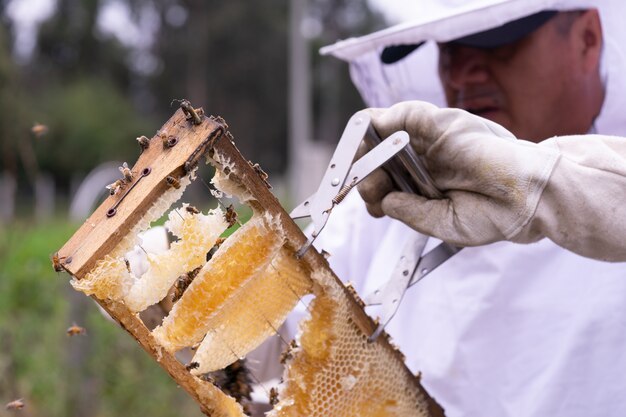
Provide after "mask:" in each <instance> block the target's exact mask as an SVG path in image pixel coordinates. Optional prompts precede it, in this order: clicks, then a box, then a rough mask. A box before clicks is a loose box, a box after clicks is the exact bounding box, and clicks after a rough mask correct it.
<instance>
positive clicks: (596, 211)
mask: <svg viewBox="0 0 626 417" xmlns="http://www.w3.org/2000/svg"><path fill="white" fill-rule="evenodd" d="M369 112H370V115H371V117H372V124H373V125H374V127H375V129H376V130H377V131H378V133H379V134H380V135H381V137H387V136H389V135H390V134H391V133H393V132H395V131H398V130H405V131H407V132H408V133H409V136H410V138H411V142H410V146H412V147H413V148H414V149H415V151H416V153H417V154H418V155H420V157H421V158H422V160H423V162H424V165H425V166H426V169H427V170H428V171H429V173H430V174H431V177H432V178H433V180H434V182H435V184H436V186H437V188H438V189H439V190H440V191H442V192H443V194H444V198H443V199H440V200H431V199H427V198H425V197H422V196H419V195H415V194H409V193H403V192H399V191H394V189H393V183H392V181H391V179H390V178H389V177H388V176H387V175H386V173H385V172H384V171H382V170H377V171H376V172H375V173H373V174H372V175H370V176H369V177H368V178H366V179H365V180H364V181H363V182H361V184H360V185H359V187H358V189H359V192H360V193H361V196H362V197H363V199H364V200H365V202H366V203H367V206H368V210H369V211H370V213H372V214H373V215H375V216H380V215H383V214H385V215H388V216H390V217H393V218H396V219H398V220H401V221H402V222H404V223H406V224H408V225H409V226H411V227H412V228H414V229H415V230H417V231H419V232H421V233H424V234H427V235H430V236H435V237H438V238H440V239H442V240H444V241H446V242H448V243H451V244H455V245H459V246H477V245H484V244H487V243H492V242H495V241H499V240H510V241H516V242H533V241H536V240H539V239H541V238H542V237H546V236H547V237H549V238H551V239H552V240H553V241H555V242H556V243H557V244H559V245H561V246H564V247H566V248H568V249H570V250H572V251H574V252H577V253H580V254H583V255H585V256H590V257H594V258H598V259H606V260H622V259H623V260H626V243H623V241H626V239H624V238H623V236H625V235H624V234H623V233H622V234H619V238H615V234H612V233H611V230H612V229H614V228H615V227H616V223H618V224H619V227H621V228H622V229H620V230H623V231H624V232H626V208H624V207H626V160H625V159H624V157H623V156H626V139H623V138H615V137H595V139H594V138H593V137H592V136H573V137H563V138H553V139H550V140H547V141H544V142H542V143H541V144H534V143H530V142H526V141H522V140H515V137H514V136H513V135H512V134H511V133H510V132H508V131H507V130H506V129H504V128H503V127H501V126H499V125H497V124H495V123H492V122H490V121H488V120H486V119H483V118H479V117H477V116H473V115H471V114H469V113H467V112H465V111H463V110H458V109H440V108H437V107H435V106H433V105H431V104H428V103H424V102H404V103H400V104H397V105H395V106H393V107H391V108H389V109H370V110H369ZM587 155H590V157H587ZM615 174H618V175H615ZM603 186H608V187H609V188H610V191H609V193H608V194H607V193H605V192H603V191H602V189H601V188H602V187H603ZM620 187H621V188H620ZM616 196H621V197H623V198H619V199H618V201H619V203H620V204H616V202H615V198H616ZM607 211H608V213H607ZM616 211H617V212H619V213H618V217H617V218H616V217H612V216H609V217H608V218H609V219H610V221H607V215H609V214H615V213H616Z"/></svg>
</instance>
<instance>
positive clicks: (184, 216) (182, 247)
mask: <svg viewBox="0 0 626 417" xmlns="http://www.w3.org/2000/svg"><path fill="white" fill-rule="evenodd" d="M187 209H188V205H187V204H183V205H182V208H180V209H175V210H172V211H170V213H169V220H168V221H167V222H165V228H166V229H168V230H169V231H170V232H172V234H174V235H176V236H178V237H179V238H180V239H179V240H178V241H176V242H174V243H172V245H171V246H170V248H169V250H168V251H167V252H165V253H163V254H160V255H153V254H149V255H148V263H149V265H150V267H149V269H148V271H146V272H145V273H144V274H143V275H142V276H141V277H139V278H138V279H136V280H135V281H134V283H133V286H132V287H131V288H130V290H129V292H128V294H127V295H126V297H125V298H124V301H125V303H126V305H127V306H128V308H130V309H131V310H132V311H134V312H138V311H143V310H145V309H146V308H147V307H149V306H151V305H152V304H155V303H158V302H159V301H160V300H162V299H163V298H164V297H165V296H166V295H167V292H168V291H169V289H170V288H171V287H172V285H173V284H174V282H175V281H176V279H177V278H178V277H179V276H180V275H181V274H184V273H186V272H189V271H192V270H194V269H196V268H197V267H199V266H202V265H204V263H205V261H206V254H207V252H208V251H209V250H211V248H212V247H213V245H215V242H216V240H217V239H218V238H219V237H220V235H221V234H222V233H223V232H224V230H226V228H227V227H228V223H227V222H226V220H225V219H224V213H223V212H222V210H220V209H219V207H218V208H215V209H213V210H211V211H209V213H208V214H206V215H205V214H202V213H196V212H195V211H194V210H191V211H190V210H187Z"/></svg>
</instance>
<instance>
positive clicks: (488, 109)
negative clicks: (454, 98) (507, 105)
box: [465, 106, 500, 117]
mask: <svg viewBox="0 0 626 417" xmlns="http://www.w3.org/2000/svg"><path fill="white" fill-rule="evenodd" d="M465 110H467V111H468V112H470V113H472V114H475V115H476V116H480V117H486V116H488V115H490V114H493V113H495V112H497V111H500V108H499V107H496V106H485V107H472V108H467V109H465Z"/></svg>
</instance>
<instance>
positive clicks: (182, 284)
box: [172, 266, 202, 303]
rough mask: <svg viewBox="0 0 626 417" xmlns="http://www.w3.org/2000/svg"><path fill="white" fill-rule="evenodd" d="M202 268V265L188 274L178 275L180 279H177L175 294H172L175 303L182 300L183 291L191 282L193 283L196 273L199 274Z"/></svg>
mask: <svg viewBox="0 0 626 417" xmlns="http://www.w3.org/2000/svg"><path fill="white" fill-rule="evenodd" d="M201 268H202V267H200V266H199V267H198V268H196V269H194V270H193V271H191V272H187V273H186V274H182V275H181V276H179V277H178V279H177V280H176V283H175V284H174V294H173V295H172V302H173V303H175V302H176V301H178V300H180V297H182V296H183V293H184V292H185V290H186V289H187V287H189V284H191V282H192V281H193V279H194V278H195V277H196V275H198V272H200V269H201Z"/></svg>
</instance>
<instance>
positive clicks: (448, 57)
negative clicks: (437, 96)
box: [439, 45, 489, 89]
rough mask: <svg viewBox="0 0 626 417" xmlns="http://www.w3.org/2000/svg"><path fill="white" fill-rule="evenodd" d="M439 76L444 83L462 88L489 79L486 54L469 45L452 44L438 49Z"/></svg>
mask: <svg viewBox="0 0 626 417" xmlns="http://www.w3.org/2000/svg"><path fill="white" fill-rule="evenodd" d="M439 59H440V76H441V79H442V81H443V82H444V84H447V85H448V86H450V87H452V88H454V89H462V88H463V87H465V86H466V85H468V84H480V83H484V82H486V81H487V80H488V79H489V70H488V64H487V54H486V53H485V51H483V50H481V49H478V48H472V47H469V46H461V45H454V46H449V47H446V48H442V50H441V51H440V57H439Z"/></svg>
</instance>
